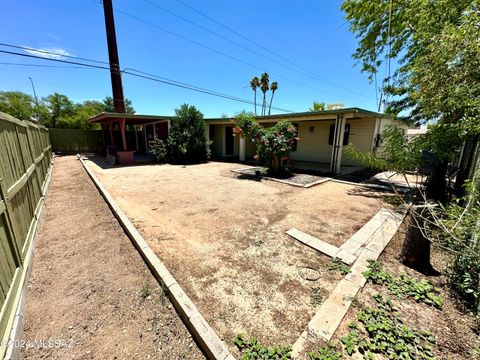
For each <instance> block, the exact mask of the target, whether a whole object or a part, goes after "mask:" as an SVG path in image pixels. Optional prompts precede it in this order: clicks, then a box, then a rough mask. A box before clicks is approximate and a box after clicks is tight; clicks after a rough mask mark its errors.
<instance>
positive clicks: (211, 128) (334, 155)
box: [205, 108, 408, 174]
mask: <svg viewBox="0 0 480 360" xmlns="http://www.w3.org/2000/svg"><path fill="white" fill-rule="evenodd" d="M256 119H257V121H258V122H259V123H260V124H262V125H263V126H272V125H273V124H275V123H276V122H278V121H280V120H288V121H290V122H291V123H292V124H293V125H294V126H295V127H296V128H297V129H298V136H299V137H300V140H299V141H298V142H297V144H296V146H295V149H294V150H292V151H291V153H290V158H291V159H292V160H293V161H297V162H312V163H319V164H328V165H329V167H330V172H331V173H333V174H337V173H339V172H340V167H341V166H360V165H361V164H360V163H358V162H357V161H355V160H354V159H350V158H349V157H348V156H347V155H345V154H343V147H344V146H346V145H347V144H350V143H351V144H353V145H354V146H355V148H356V149H357V150H359V151H363V152H371V151H373V150H374V149H375V148H376V147H378V146H381V134H382V133H383V130H384V129H385V127H386V126H388V125H391V124H395V125H398V126H401V127H403V128H404V129H405V130H406V129H407V128H408V126H407V125H406V124H404V123H401V122H399V121H396V120H394V119H393V118H392V117H390V116H388V115H385V114H381V113H377V112H373V111H368V110H363V109H359V108H339V109H334V110H325V111H315V112H302V113H293V114H285V115H270V116H258V117H256ZM205 121H206V122H207V124H208V129H207V132H208V137H209V139H210V140H211V141H212V145H211V149H212V157H214V158H215V157H216V158H229V157H230V158H238V159H239V160H240V161H244V160H248V159H250V158H252V157H253V156H254V155H255V144H254V143H253V142H252V141H251V139H249V138H245V139H242V138H240V137H235V136H233V126H234V123H233V120H232V119H225V118H218V119H205ZM340 128H344V131H343V132H341V131H339V129H340Z"/></svg>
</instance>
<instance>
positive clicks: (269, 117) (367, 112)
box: [205, 107, 393, 122]
mask: <svg viewBox="0 0 480 360" xmlns="http://www.w3.org/2000/svg"><path fill="white" fill-rule="evenodd" d="M342 113H343V114H352V115H359V116H362V115H363V116H368V117H382V118H389V119H393V117H392V116H390V115H387V114H383V113H379V112H375V111H370V110H365V109H361V108H358V107H351V108H343V109H335V110H323V111H304V112H297V113H287V114H277V115H264V116H255V119H257V120H258V121H266V120H278V119H289V120H290V119H295V118H306V117H308V118H315V117H318V116H328V115H337V114H342ZM230 120H231V119H230V118H209V119H205V121H207V122H225V121H230Z"/></svg>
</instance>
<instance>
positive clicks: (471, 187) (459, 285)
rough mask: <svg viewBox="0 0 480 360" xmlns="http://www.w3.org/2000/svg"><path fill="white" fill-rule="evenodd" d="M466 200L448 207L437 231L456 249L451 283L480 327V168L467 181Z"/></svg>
mask: <svg viewBox="0 0 480 360" xmlns="http://www.w3.org/2000/svg"><path fill="white" fill-rule="evenodd" d="M463 201H465V202H466V203H465V204H464V205H463V206H461V205H460V204H459V203H457V202H452V203H451V204H450V205H449V206H447V207H446V208H445V212H444V214H441V215H440V216H442V218H441V223H440V227H439V229H438V230H437V231H438V232H439V235H440V238H441V240H442V241H441V245H442V246H443V247H445V248H447V249H450V250H452V252H453V261H452V263H451V266H450V269H449V273H448V275H449V280H450V284H451V286H452V287H453V289H454V290H455V291H456V292H457V293H458V294H459V295H460V296H461V297H462V298H463V299H464V300H465V301H466V303H467V304H468V305H469V306H470V308H471V309H472V310H473V312H474V314H475V315H476V317H477V321H478V326H479V328H480V276H479V274H480V171H477V174H476V175H475V178H474V181H469V182H467V184H466V196H465V198H464V200H463ZM444 229H449V230H450V231H444Z"/></svg>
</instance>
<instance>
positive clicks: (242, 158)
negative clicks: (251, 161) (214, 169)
mask: <svg viewBox="0 0 480 360" xmlns="http://www.w3.org/2000/svg"><path fill="white" fill-rule="evenodd" d="M239 140H240V141H239V149H238V150H239V160H240V161H245V138H244V137H240V139H239Z"/></svg>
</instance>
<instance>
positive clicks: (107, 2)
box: [103, 0, 127, 114]
mask: <svg viewBox="0 0 480 360" xmlns="http://www.w3.org/2000/svg"><path fill="white" fill-rule="evenodd" d="M103 12H104V13H105V30H106V31H107V44H108V58H109V61H110V77H111V79H112V93H113V107H114V109H115V112H116V113H120V114H125V113H126V112H127V111H126V107H125V98H124V96H123V85H122V74H121V72H120V62H119V60H118V49H117V36H116V34H115V21H114V19H113V6H112V0H103Z"/></svg>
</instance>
